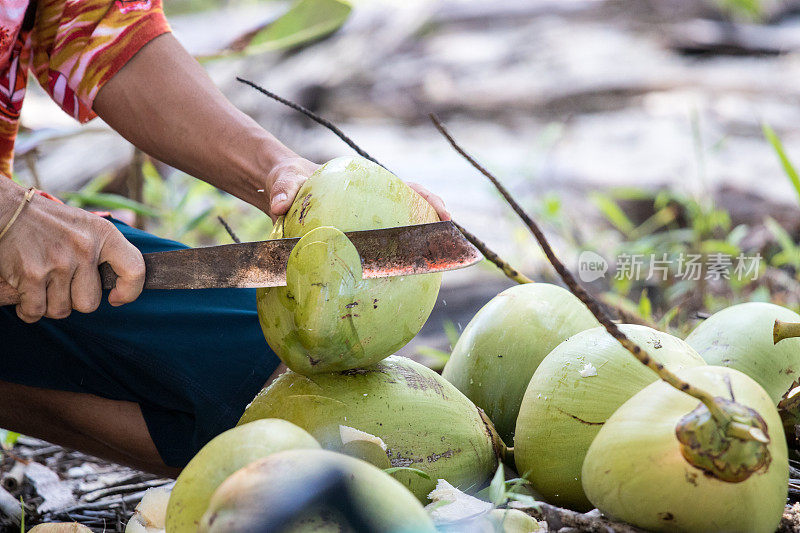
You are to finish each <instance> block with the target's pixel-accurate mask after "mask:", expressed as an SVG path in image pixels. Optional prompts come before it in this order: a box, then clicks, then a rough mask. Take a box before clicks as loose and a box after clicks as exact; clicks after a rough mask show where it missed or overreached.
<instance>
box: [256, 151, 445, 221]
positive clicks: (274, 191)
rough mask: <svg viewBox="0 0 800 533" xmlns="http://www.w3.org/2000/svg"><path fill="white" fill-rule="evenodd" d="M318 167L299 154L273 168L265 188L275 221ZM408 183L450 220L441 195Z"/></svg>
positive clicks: (417, 184) (441, 217)
mask: <svg viewBox="0 0 800 533" xmlns="http://www.w3.org/2000/svg"><path fill="white" fill-rule="evenodd" d="M318 168H319V165H318V164H316V163H312V162H311V161H308V160H307V159H303V158H302V157H299V156H298V157H291V158H288V159H286V160H285V161H283V162H281V163H278V164H277V165H276V166H275V167H274V168H273V169H272V172H270V173H269V175H268V176H267V184H268V189H265V192H267V191H268V192H269V206H270V209H269V216H270V217H272V221H273V222H274V221H275V219H276V218H277V217H278V216H280V215H283V214H285V213H286V212H287V211H288V210H289V207H291V205H292V202H294V199H295V197H296V196H297V191H298V190H300V187H302V186H303V183H304V182H305V181H306V180H307V179H308V178H309V176H311V174H313V173H314V171H316V170H317V169H318ZM406 184H407V185H408V186H409V187H411V188H412V189H414V191H416V192H417V194H419V195H420V196H422V197H423V198H425V200H427V201H428V203H429V204H431V206H432V207H433V208H434V209H435V210H436V213H437V214H438V215H439V219H440V220H450V213H449V212H448V211H447V208H446V207H445V206H444V201H443V200H442V199H441V198H440V197H439V196H437V195H435V194H433V193H432V192H430V191H429V190H428V189H426V188H425V187H423V186H422V185H420V184H419V183H414V182H410V181H409V182H406Z"/></svg>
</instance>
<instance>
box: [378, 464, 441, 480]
mask: <svg viewBox="0 0 800 533" xmlns="http://www.w3.org/2000/svg"><path fill="white" fill-rule="evenodd" d="M383 471H384V472H386V473H387V474H389V475H390V476H391V475H392V474H394V473H395V472H412V473H414V474H416V475H418V476H419V477H421V478H423V479H430V478H431V476H429V475H428V473H427V472H423V471H422V470H420V469H419V468H411V467H410V466H393V467H392V468H384V469H383Z"/></svg>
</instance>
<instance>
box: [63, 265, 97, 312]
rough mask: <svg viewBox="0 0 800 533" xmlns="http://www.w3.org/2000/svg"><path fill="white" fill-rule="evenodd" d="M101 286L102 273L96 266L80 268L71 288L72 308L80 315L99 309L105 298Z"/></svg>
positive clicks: (76, 272)
mask: <svg viewBox="0 0 800 533" xmlns="http://www.w3.org/2000/svg"><path fill="white" fill-rule="evenodd" d="M100 284H101V281H100V271H99V270H97V268H96V267H95V266H94V265H87V266H80V267H78V270H76V271H75V277H73V278H72V286H71V287H70V295H71V297H72V308H73V309H75V310H76V311H78V312H79V313H91V312H92V311H94V310H95V309H97V308H98V307H99V306H100V300H101V299H102V297H103V293H102V287H101V285H100Z"/></svg>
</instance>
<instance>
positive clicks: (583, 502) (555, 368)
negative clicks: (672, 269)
mask: <svg viewBox="0 0 800 533" xmlns="http://www.w3.org/2000/svg"><path fill="white" fill-rule="evenodd" d="M620 329H621V330H622V331H623V332H624V333H625V334H626V335H627V336H628V337H630V339H631V340H633V341H634V342H636V343H637V344H639V346H641V347H642V348H644V349H645V350H646V351H647V352H648V353H649V354H650V355H652V357H653V358H655V359H657V360H658V361H659V362H661V363H663V364H664V366H666V367H667V368H668V369H669V370H673V371H674V370H678V369H680V368H683V367H694V366H700V365H703V364H705V363H704V361H703V360H702V358H701V357H700V356H699V355H697V353H696V352H695V351H694V349H692V347H691V346H689V345H688V344H686V343H685V342H684V341H682V340H681V339H678V338H677V337H673V336H672V335H669V334H667V333H662V332H660V331H656V330H654V329H651V328H648V327H646V326H638V325H632V324H623V325H621V326H620ZM656 379H657V376H656V374H655V373H654V372H653V371H651V370H650V369H648V368H647V367H645V366H644V365H642V364H641V363H640V362H639V361H637V360H636V359H635V358H634V357H633V356H632V355H631V354H630V353H629V352H628V351H626V350H625V348H623V347H622V346H621V345H620V344H619V343H618V342H617V341H616V340H615V339H614V338H613V337H612V336H611V335H609V334H608V333H607V332H606V331H605V329H604V328H602V327H598V328H593V329H590V330H586V331H583V332H581V333H578V334H576V335H575V336H573V337H570V338H569V339H567V340H566V341H564V342H562V343H561V344H559V345H558V346H557V347H556V348H555V349H554V350H553V351H552V352H550V353H549V354H548V355H547V357H545V358H544V360H543V361H542V363H541V364H540V365H539V368H537V369H536V372H535V373H534V374H533V377H532V378H531V381H530V384H529V385H528V388H527V390H526V391H525V396H524V398H523V399H522V405H521V407H520V411H519V417H518V419H517V428H516V435H515V437H514V460H515V462H516V465H517V471H518V472H519V473H520V474H522V475H525V476H526V478H527V479H528V481H530V482H531V483H532V484H533V488H534V489H535V490H536V491H537V492H538V493H540V494H541V495H542V496H543V497H544V498H545V499H546V500H547V501H550V502H552V503H555V504H557V505H560V506H562V507H569V508H570V509H576V510H588V509H591V508H592V506H591V504H590V502H589V500H588V499H587V498H586V495H585V494H584V492H583V488H582V487H581V479H580V478H581V465H582V464H583V458H584V456H585V455H586V451H587V450H588V449H589V445H590V444H591V443H592V440H593V439H594V437H595V436H596V435H597V433H598V432H599V431H600V428H601V427H602V426H603V424H604V423H605V421H606V420H607V419H608V417H609V416H611V414H612V413H613V412H614V411H616V410H617V408H618V407H619V406H620V405H622V404H623V403H624V402H625V401H626V400H628V399H629V398H630V397H631V396H633V395H634V394H636V393H637V392H639V391H640V390H641V389H643V388H644V387H645V386H647V385H649V384H650V383H652V382H653V381H655V380H656Z"/></svg>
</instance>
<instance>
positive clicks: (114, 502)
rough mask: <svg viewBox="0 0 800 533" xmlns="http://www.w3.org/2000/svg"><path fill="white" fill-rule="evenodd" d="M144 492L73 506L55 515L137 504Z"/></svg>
mask: <svg viewBox="0 0 800 533" xmlns="http://www.w3.org/2000/svg"><path fill="white" fill-rule="evenodd" d="M144 493H145V491H143V490H142V491H139V492H134V493H133V494H128V495H127V496H120V497H119V498H114V499H111V500H108V499H106V500H102V501H99V502H92V503H81V504H79V505H74V506H72V507H69V508H67V509H64V510H61V511H59V512H58V513H56V514H57V515H63V514H69V513H75V512H78V511H88V510H97V509H113V508H115V507H120V506H125V505H126V504H129V503H134V502H136V503H138V502H139V500H141V499H142V496H144Z"/></svg>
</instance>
